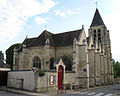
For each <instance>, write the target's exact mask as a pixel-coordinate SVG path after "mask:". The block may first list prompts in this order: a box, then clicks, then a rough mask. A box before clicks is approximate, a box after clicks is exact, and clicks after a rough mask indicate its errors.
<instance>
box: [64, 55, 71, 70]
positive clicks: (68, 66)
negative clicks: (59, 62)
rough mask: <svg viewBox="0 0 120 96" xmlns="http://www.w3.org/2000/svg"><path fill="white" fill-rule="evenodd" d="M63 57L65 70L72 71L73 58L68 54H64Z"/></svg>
mask: <svg viewBox="0 0 120 96" xmlns="http://www.w3.org/2000/svg"><path fill="white" fill-rule="evenodd" d="M62 59H63V62H64V64H65V70H68V71H72V58H71V57H68V56H63V57H62Z"/></svg>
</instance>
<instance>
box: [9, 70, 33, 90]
mask: <svg viewBox="0 0 120 96" xmlns="http://www.w3.org/2000/svg"><path fill="white" fill-rule="evenodd" d="M7 85H8V87H12V88H18V89H25V90H30V91H34V89H35V75H34V72H33V71H10V72H8V82H7Z"/></svg>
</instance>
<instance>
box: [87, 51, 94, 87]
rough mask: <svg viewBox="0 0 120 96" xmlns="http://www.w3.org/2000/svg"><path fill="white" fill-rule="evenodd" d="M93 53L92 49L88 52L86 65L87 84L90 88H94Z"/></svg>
mask: <svg viewBox="0 0 120 96" xmlns="http://www.w3.org/2000/svg"><path fill="white" fill-rule="evenodd" d="M94 63H95V51H94V49H89V50H88V64H89V84H90V87H94V86H95V64H94Z"/></svg>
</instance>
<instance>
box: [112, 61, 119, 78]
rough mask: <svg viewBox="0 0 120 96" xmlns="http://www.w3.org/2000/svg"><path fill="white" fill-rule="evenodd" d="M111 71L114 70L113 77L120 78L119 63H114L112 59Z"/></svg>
mask: <svg viewBox="0 0 120 96" xmlns="http://www.w3.org/2000/svg"><path fill="white" fill-rule="evenodd" d="M113 70H114V76H115V77H120V62H118V61H117V62H115V60H114V59H113Z"/></svg>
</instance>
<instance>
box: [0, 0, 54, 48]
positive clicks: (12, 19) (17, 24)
mask: <svg viewBox="0 0 120 96" xmlns="http://www.w3.org/2000/svg"><path fill="white" fill-rule="evenodd" d="M55 5H56V3H55V2H54V1H53V0H42V1H41V2H38V1H37V0H0V10H1V11H0V36H1V37H0V45H1V49H2V47H3V46H5V42H11V40H13V39H14V38H15V37H16V36H18V35H19V34H20V33H21V31H22V30H23V27H24V25H26V22H27V20H28V19H29V18H30V17H32V16H36V15H40V14H42V13H46V12H48V11H49V9H50V8H52V7H54V6H55ZM37 20H38V21H39V23H40V18H38V17H37ZM44 22H45V20H43V19H41V23H44Z"/></svg>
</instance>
